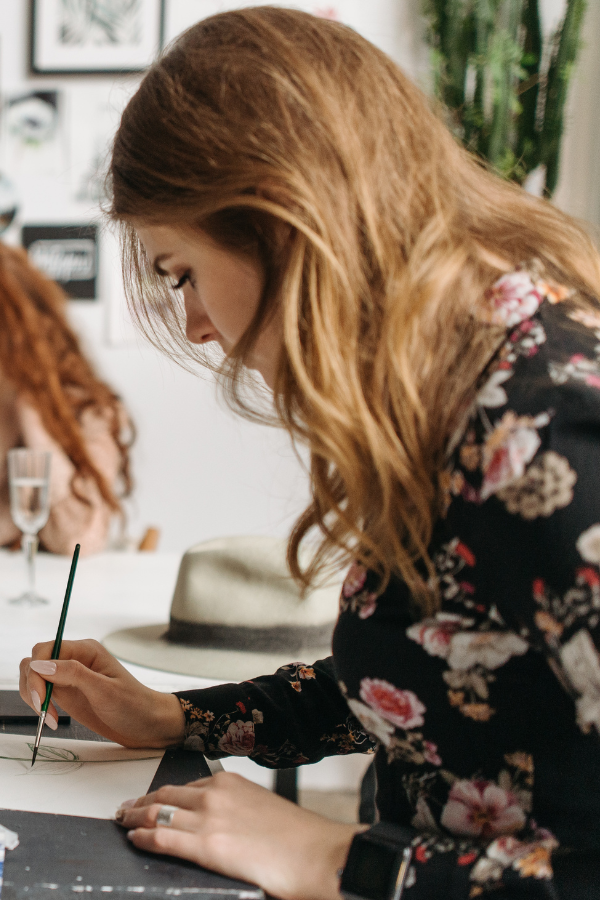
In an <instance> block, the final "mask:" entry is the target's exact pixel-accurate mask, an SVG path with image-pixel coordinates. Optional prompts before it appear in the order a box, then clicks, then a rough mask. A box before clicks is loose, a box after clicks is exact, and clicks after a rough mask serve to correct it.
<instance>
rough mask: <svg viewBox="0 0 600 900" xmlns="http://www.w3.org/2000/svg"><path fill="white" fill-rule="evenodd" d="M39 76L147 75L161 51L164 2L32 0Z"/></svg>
mask: <svg viewBox="0 0 600 900" xmlns="http://www.w3.org/2000/svg"><path fill="white" fill-rule="evenodd" d="M30 2H31V59H30V65H31V71H32V73H34V74H36V75H94V74H96V75H106V74H113V75H114V74H118V73H124V74H126V73H129V72H143V71H144V69H146V68H147V67H148V66H149V65H150V64H151V63H152V61H153V60H154V58H155V57H156V55H157V53H158V52H159V50H160V49H161V47H162V40H163V20H164V0H30Z"/></svg>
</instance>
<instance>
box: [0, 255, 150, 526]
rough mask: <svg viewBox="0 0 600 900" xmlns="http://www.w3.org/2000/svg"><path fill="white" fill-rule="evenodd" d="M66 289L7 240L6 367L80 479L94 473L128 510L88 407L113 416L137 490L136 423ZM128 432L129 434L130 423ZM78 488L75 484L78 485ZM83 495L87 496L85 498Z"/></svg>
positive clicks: (124, 470)
mask: <svg viewBox="0 0 600 900" xmlns="http://www.w3.org/2000/svg"><path fill="white" fill-rule="evenodd" d="M66 299H67V298H66V295H65V293H64V291H63V290H62V289H61V288H60V287H59V286H58V285H57V284H56V283H55V282H53V281H50V280H49V279H48V278H46V277H45V276H44V275H42V274H41V273H40V272H39V271H38V270H37V269H34V268H33V266H32V265H31V264H30V263H29V260H28V258H27V254H26V252H25V251H24V250H22V249H21V248H14V247H8V246H6V245H5V244H1V243H0V369H1V371H2V374H3V377H5V378H7V379H9V380H10V382H11V384H12V385H13V386H14V387H15V389H16V390H17V391H18V393H19V394H21V395H22V396H24V397H26V398H27V400H28V402H29V403H31V405H32V406H34V407H35V409H36V410H37V411H38V413H39V415H40V417H41V420H42V423H43V425H44V428H45V429H46V431H47V432H48V434H49V435H50V436H51V437H52V438H54V440H55V441H56V442H57V443H58V444H59V445H60V447H61V448H62V449H63V450H64V452H65V454H66V455H67V456H68V457H69V459H70V460H71V462H72V463H73V465H74V467H75V473H76V474H75V476H74V481H75V480H76V479H82V480H83V479H92V481H93V482H95V483H96V485H97V487H98V490H99V492H100V494H101V496H102V498H103V500H104V501H105V502H106V504H107V505H108V506H109V507H110V508H111V509H113V510H114V511H115V512H121V511H122V510H121V503H120V501H119V496H118V495H117V494H116V493H115V490H114V489H113V486H112V485H110V484H108V483H107V481H106V479H105V478H104V477H103V475H102V473H101V472H99V471H98V469H97V468H96V466H95V465H94V463H93V461H92V460H91V458H90V456H89V453H88V451H87V448H86V444H85V441H84V439H83V436H82V430H81V417H82V415H83V413H84V412H85V410H88V409H91V410H94V411H97V412H98V413H99V414H101V415H102V416H103V417H105V418H106V420H107V422H108V424H109V428H110V433H111V435H112V437H113V439H114V441H115V444H116V445H117V447H118V448H119V452H120V455H121V467H120V481H121V485H120V487H121V490H120V495H121V496H126V495H127V494H129V493H130V491H131V486H132V480H131V472H130V461H129V447H130V446H131V442H132V426H131V423H130V422H129V420H128V419H127V420H126V423H125V422H124V412H123V406H122V404H121V401H120V400H119V397H118V396H117V395H116V394H115V393H114V392H113V391H112V390H111V389H110V388H109V387H108V386H107V385H106V384H104V382H103V381H101V380H100V379H99V378H98V376H97V375H96V373H95V371H94V369H93V367H92V365H91V364H90V362H89V361H88V360H87V359H86V357H85V356H84V354H83V352H82V350H81V346H80V343H79V340H78V339H77V337H76V335H75V333H74V331H73V330H72V328H71V327H70V326H69V324H68V322H67V318H66V315H65V310H66ZM125 424H127V426H128V430H129V432H130V433H129V435H128V436H127V437H126V438H124V436H123V432H124V425H125ZM74 490H75V492H76V488H74ZM81 499H83V498H81Z"/></svg>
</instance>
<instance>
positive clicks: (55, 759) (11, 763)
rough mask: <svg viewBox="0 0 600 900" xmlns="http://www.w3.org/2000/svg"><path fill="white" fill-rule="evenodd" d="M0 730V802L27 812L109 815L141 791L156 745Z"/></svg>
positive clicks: (154, 764) (157, 755) (154, 762)
mask: <svg viewBox="0 0 600 900" xmlns="http://www.w3.org/2000/svg"><path fill="white" fill-rule="evenodd" d="M33 747H34V743H33V739H32V738H31V737H29V736H27V737H23V736H22V735H17V734H0V806H1V807H3V808H5V809H20V810H24V811H29V812H50V813H59V814H63V815H72V816H91V817H92V818H100V819H110V818H112V817H113V816H114V812H115V810H116V809H117V807H118V806H119V804H120V803H121V801H122V800H126V799H128V798H129V797H136V796H138V797H139V796H140V794H144V793H146V791H147V790H148V788H149V786H150V783H151V782H152V779H153V777H154V774H155V772H156V770H157V768H158V765H159V763H160V761H161V759H162V756H163V753H164V751H163V750H160V749H156V750H153V749H135V750H134V749H127V748H126V747H122V746H120V744H113V743H109V742H104V741H77V740H72V739H69V738H50V737H48V738H47V737H44V738H42V742H41V744H40V747H39V751H38V756H37V759H36V761H35V765H34V766H32V765H31V758H32V755H33Z"/></svg>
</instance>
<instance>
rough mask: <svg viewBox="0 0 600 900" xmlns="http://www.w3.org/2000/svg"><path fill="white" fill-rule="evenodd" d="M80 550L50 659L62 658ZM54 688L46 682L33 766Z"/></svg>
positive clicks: (78, 548) (76, 555)
mask: <svg viewBox="0 0 600 900" xmlns="http://www.w3.org/2000/svg"><path fill="white" fill-rule="evenodd" d="M79 550H80V546H79V544H75V550H74V552H73V559H72V561H71V571H70V572H69V580H68V581H67V590H66V591H65V599H64V600H63V605H62V612H61V614H60V621H59V623H58V630H57V632H56V639H55V641H54V647H53V648H52V656H51V657H50V659H58V658H59V656H60V647H61V644H62V639H63V632H64V630H65V622H66V621H67V612H68V610H69V600H70V599H71V591H72V590H73V581H74V580H75V570H76V568H77V560H78V559H79ZM53 687H54V685H53V684H52V682H50V681H48V682H46V697H45V699H44V702H43V703H42V709H41V711H40V720H39V722H38V728H37V734H36V736H35V745H34V747H33V756H32V758H31V765H33V764H34V762H35V758H36V756H37V752H38V749H39V746H40V740H41V737H42V728H43V727H44V722H45V721H46V713H47V712H48V707H49V706H50V697H51V696H52V688H53Z"/></svg>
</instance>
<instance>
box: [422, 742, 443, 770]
mask: <svg viewBox="0 0 600 900" xmlns="http://www.w3.org/2000/svg"><path fill="white" fill-rule="evenodd" d="M423 756H424V757H425V762H428V763H430V764H431V765H432V766H441V764H442V760H441V757H440V756H438V752H437V746H436V744H432V743H431V741H423Z"/></svg>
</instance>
